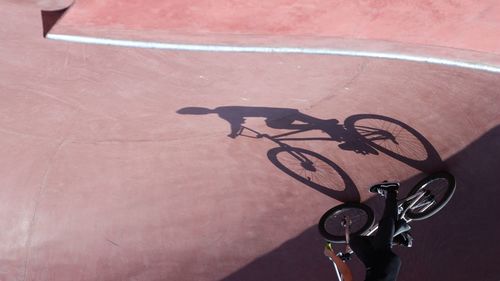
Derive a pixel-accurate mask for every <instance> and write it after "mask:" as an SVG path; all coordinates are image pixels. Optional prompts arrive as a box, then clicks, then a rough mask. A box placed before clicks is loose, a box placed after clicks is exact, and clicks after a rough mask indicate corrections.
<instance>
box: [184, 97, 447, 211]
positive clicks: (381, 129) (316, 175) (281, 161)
mask: <svg viewBox="0 0 500 281" xmlns="http://www.w3.org/2000/svg"><path fill="white" fill-rule="evenodd" d="M177 113H179V114H184V115H207V114H216V115H217V116H218V117H219V118H221V119H223V120H225V121H227V122H228V123H229V134H228V135H227V136H228V137H230V138H237V137H247V138H253V139H266V140H268V141H271V142H274V143H275V144H276V145H277V147H275V148H272V149H270V150H269V151H268V152H267V156H268V159H269V160H270V161H271V163H273V164H274V165H275V166H276V167H277V168H278V169H280V170H281V171H282V172H284V173H285V174H287V175H289V176H290V177H292V178H294V179H296V180H297V181H299V182H301V183H303V184H305V185H307V186H309V187H311V188H313V189H314V190H316V191H318V192H321V193H323V194H325V195H327V196H329V197H332V198H335V199H337V200H339V201H342V202H348V201H349V202H357V201H359V200H360V196H359V192H358V189H357V188H356V186H355V184H354V181H353V180H352V179H351V178H350V177H349V175H348V174H347V173H346V172H345V171H344V170H343V169H342V167H340V166H339V165H337V164H336V163H334V162H333V161H332V160H331V159H329V158H328V157H325V156H324V155H321V154H319V153H317V152H314V151H311V150H308V149H305V148H302V147H298V146H300V144H298V143H299V142H300V141H302V142H304V141H307V142H316V141H323V142H324V141H326V142H337V143H338V147H339V148H340V149H342V150H346V151H352V152H354V153H357V154H361V155H370V154H375V155H378V154H379V153H383V154H386V155H388V156H390V157H392V158H394V159H396V160H398V161H400V162H402V163H405V164H407V165H409V166H411V167H414V168H416V169H419V170H421V171H435V170H438V169H440V168H441V167H442V161H441V158H440V156H439V154H438V153H437V151H436V150H435V149H434V147H433V146H432V144H431V143H430V142H429V141H428V140H427V139H426V138H425V137H424V136H423V135H422V134H420V133H419V132H418V131H417V130H415V129H414V128H412V127H411V126H409V125H407V124H405V123H403V122H401V121H399V120H396V119H394V118H391V117H387V116H382V115H375V114H356V115H352V116H350V117H348V118H347V119H346V120H345V122H344V124H340V123H339V121H338V120H337V119H320V118H316V117H314V116H311V115H308V114H305V113H302V112H300V111H299V110H298V109H294V108H276V107H257V106H220V107H216V108H214V109H209V108H204V107H185V108H182V109H179V110H178V111H177ZM248 118H264V122H265V124H266V125H267V127H268V128H271V129H278V130H282V131H284V132H282V133H279V134H274V135H271V134H268V133H265V132H259V131H257V129H255V128H249V127H247V126H245V125H244V124H245V123H246V120H247V119H248ZM307 131H317V133H318V134H317V136H314V137H311V136H310V135H307V134H302V133H305V132H307Z"/></svg>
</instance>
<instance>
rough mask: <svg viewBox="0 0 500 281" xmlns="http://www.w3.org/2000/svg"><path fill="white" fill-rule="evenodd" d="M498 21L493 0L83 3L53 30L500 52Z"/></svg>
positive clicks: (168, 38) (498, 12)
mask: <svg viewBox="0 0 500 281" xmlns="http://www.w3.org/2000/svg"><path fill="white" fill-rule="evenodd" d="M498 22H500V3H498V1H495V0H488V1H479V2H478V1H472V0H466V1H463V0H462V1H401V0H392V1H379V0H368V1H344V0H335V1H323V0H301V1H298V0H273V1H266V2H264V3H263V2H261V1H241V0H240V1H210V0H203V1H181V0H171V1H155V0H142V1H137V0H134V1H121V2H120V1H116V0H79V1H76V2H75V5H74V6H73V7H72V9H71V10H70V11H69V12H68V14H67V15H66V16H65V17H64V18H63V19H62V21H61V23H60V25H59V26H57V27H56V29H55V30H54V31H53V32H54V33H56V34H77V35H86V36H93V37H105V38H120V39H147V40H150V41H160V42H165V41H167V42H172V41H174V42H173V43H185V41H191V42H192V41H193V40H195V39H193V36H194V38H198V39H196V40H195V41H196V42H206V41H207V40H209V41H210V39H211V38H213V37H216V38H217V40H218V41H220V40H222V38H223V39H224V40H227V41H233V42H234V38H238V37H235V36H234V35H247V36H246V37H244V38H243V39H239V40H237V42H239V43H243V44H244V43H246V42H252V41H248V35H253V36H256V37H259V38H260V37H264V38H266V39H265V40H263V41H264V42H259V43H261V44H266V45H269V44H276V43H277V42H283V39H281V40H279V41H276V39H275V37H274V36H281V37H288V36H308V37H312V38H308V39H309V40H307V41H303V40H301V41H298V42H294V45H299V46H303V45H306V46H307V45H310V44H312V43H311V42H314V41H316V40H319V39H320V38H332V37H336V38H344V39H346V38H349V39H366V40H377V41H396V42H403V43H411V44H416V45H432V46H442V47H449V48H454V49H468V50H475V51H480V52H486V53H491V52H493V53H496V54H499V52H500V51H499V50H500V40H499V39H498ZM186 34H188V35H191V36H190V38H186V37H185V36H183V35H186ZM228 35H231V36H228ZM269 35H271V36H270V37H266V36H269ZM231 39H232V40H231ZM313 39H314V40H313ZM254 40H255V39H254ZM285 42H287V41H285ZM214 43H217V42H214ZM218 43H221V42H218Z"/></svg>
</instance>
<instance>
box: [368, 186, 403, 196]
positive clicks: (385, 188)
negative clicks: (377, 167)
mask: <svg viewBox="0 0 500 281" xmlns="http://www.w3.org/2000/svg"><path fill="white" fill-rule="evenodd" d="M398 189H399V183H398V182H383V183H379V184H376V185H374V186H372V187H370V192H371V193H378V194H380V195H382V196H384V197H385V195H386V194H387V192H388V191H398Z"/></svg>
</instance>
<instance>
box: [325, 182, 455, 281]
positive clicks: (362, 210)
mask: <svg viewBox="0 0 500 281" xmlns="http://www.w3.org/2000/svg"><path fill="white" fill-rule="evenodd" d="M384 184H388V183H387V182H386V183H384ZM455 189H456V183H455V178H454V177H453V175H452V174H450V173H448V172H438V173H434V174H431V175H429V176H427V177H425V178H424V179H422V180H420V181H419V182H418V183H417V184H416V185H415V186H414V187H413V188H412V190H411V191H410V192H409V193H408V195H407V196H406V197H404V198H403V199H400V200H398V204H397V206H398V219H397V224H396V230H395V233H394V237H395V238H396V237H397V236H398V235H405V234H407V233H408V231H409V230H410V229H411V227H410V226H409V223H410V222H411V221H418V220H424V219H427V218H430V217H431V216H433V215H435V214H436V213H437V212H439V211H440V210H441V209H442V208H443V207H444V206H445V205H446V204H448V202H449V201H450V199H451V197H452V196H453V194H454V192H455ZM374 222H375V217H374V213H373V210H372V209H371V208H370V207H368V206H367V205H364V204H362V203H344V204H341V205H339V206H336V207H333V208H331V209H329V210H328V211H326V212H325V213H324V214H323V216H321V218H320V220H319V223H318V228H319V232H320V234H321V236H323V238H324V239H325V240H326V241H327V245H326V246H327V247H330V249H331V247H332V245H331V243H345V245H346V247H345V251H344V252H341V251H340V252H338V254H337V256H338V257H340V258H341V259H342V260H343V261H347V260H349V259H350V258H351V256H352V254H353V251H352V249H351V248H350V247H349V239H350V238H349V237H350V236H355V235H363V236H371V235H373V234H374V233H375V232H376V231H377V229H378V224H375V223H374ZM410 242H411V240H410ZM405 246H407V247H408V246H409V247H411V246H412V245H411V243H410V244H409V245H405ZM334 266H335V269H336V271H337V276H338V277H340V275H339V274H340V273H339V271H338V269H337V267H336V265H335V263H334ZM339 280H341V279H340V278H339Z"/></svg>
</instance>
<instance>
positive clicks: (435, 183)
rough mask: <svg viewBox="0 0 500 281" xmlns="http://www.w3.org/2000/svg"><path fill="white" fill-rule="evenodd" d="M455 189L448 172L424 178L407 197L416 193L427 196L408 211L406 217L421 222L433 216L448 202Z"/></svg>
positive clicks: (452, 179)
mask: <svg viewBox="0 0 500 281" xmlns="http://www.w3.org/2000/svg"><path fill="white" fill-rule="evenodd" d="M455 189H456V184H455V178H454V177H453V175H452V174H450V173H448V172H439V173H435V174H432V175H430V176H428V177H426V178H424V179H423V180H421V181H420V182H418V183H417V184H416V185H415V187H414V188H413V189H412V190H411V191H410V193H409V194H408V197H410V196H412V195H414V194H416V193H418V192H427V193H428V194H427V195H425V196H424V197H422V199H420V200H419V202H417V203H416V204H415V206H414V207H412V208H411V209H410V210H408V212H407V213H406V216H407V217H408V218H409V219H412V220H423V219H427V218H429V217H431V216H433V215H435V214H436V213H437V212H439V211H440V210H441V209H442V208H443V207H444V206H445V205H446V204H447V203H448V202H449V201H450V199H451V197H452V196H453V194H454V193H455Z"/></svg>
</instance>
